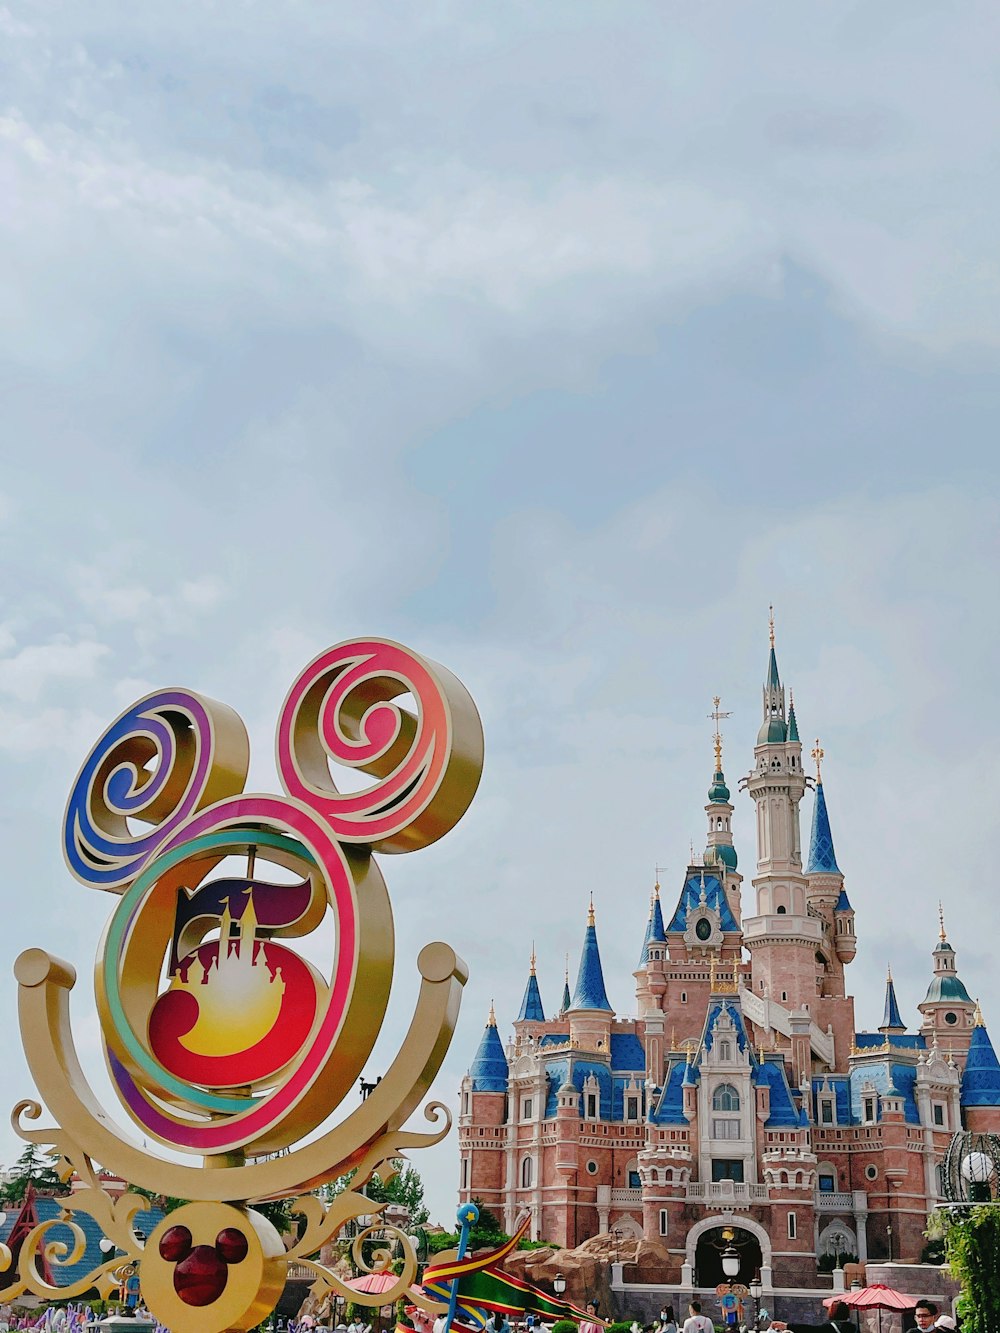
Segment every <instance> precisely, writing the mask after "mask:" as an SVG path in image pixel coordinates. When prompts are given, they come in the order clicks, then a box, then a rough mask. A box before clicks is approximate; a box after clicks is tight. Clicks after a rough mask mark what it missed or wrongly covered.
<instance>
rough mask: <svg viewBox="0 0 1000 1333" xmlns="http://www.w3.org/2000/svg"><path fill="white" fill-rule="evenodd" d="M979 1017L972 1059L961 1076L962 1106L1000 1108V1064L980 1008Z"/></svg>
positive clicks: (970, 1054) (972, 1041) (977, 1010)
mask: <svg viewBox="0 0 1000 1333" xmlns="http://www.w3.org/2000/svg"><path fill="white" fill-rule="evenodd" d="M976 1016H977V1019H978V1021H977V1023H976V1026H975V1027H974V1028H973V1029H972V1040H971V1041H970V1042H969V1055H968V1058H967V1060H966V1062H965V1072H964V1073H963V1074H962V1094H961V1104H962V1106H963V1107H966V1106H1000V1061H998V1060H997V1053H996V1051H995V1050H994V1049H993V1043H992V1042H991V1041H990V1034H989V1033H988V1032H987V1031H986V1026H985V1024H984V1023H983V1021H982V1017H983V1016H982V1013H980V1011H979V1009H978V1006H977V1009H976Z"/></svg>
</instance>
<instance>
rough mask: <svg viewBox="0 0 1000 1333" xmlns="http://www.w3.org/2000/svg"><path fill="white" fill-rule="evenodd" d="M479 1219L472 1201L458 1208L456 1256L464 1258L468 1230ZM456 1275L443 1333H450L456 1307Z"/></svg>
mask: <svg viewBox="0 0 1000 1333" xmlns="http://www.w3.org/2000/svg"><path fill="white" fill-rule="evenodd" d="M478 1221H479V1209H478V1208H477V1207H476V1205H475V1204H474V1203H463V1204H462V1206H461V1208H459V1210H458V1224H459V1226H460V1227H461V1232H460V1234H459V1237H458V1258H459V1259H460V1260H461V1259H464V1258H465V1251H466V1250H467V1249H468V1247H469V1232H470V1231H471V1230H472V1228H473V1227H474V1226H475V1224H476V1223H477V1222H478ZM458 1282H459V1278H458V1275H457V1274H456V1276H455V1277H454V1278H453V1280H452V1284H451V1296H450V1297H449V1298H448V1317H447V1319H446V1320H445V1325H444V1329H443V1333H451V1323H452V1320H453V1319H454V1318H455V1311H456V1309H457V1308H458Z"/></svg>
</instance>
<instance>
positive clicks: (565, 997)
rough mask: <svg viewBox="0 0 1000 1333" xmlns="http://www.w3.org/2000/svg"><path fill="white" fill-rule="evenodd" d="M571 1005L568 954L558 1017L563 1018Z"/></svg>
mask: <svg viewBox="0 0 1000 1333" xmlns="http://www.w3.org/2000/svg"><path fill="white" fill-rule="evenodd" d="M572 1003H573V997H572V996H571V995H570V993H569V954H567V955H566V972H565V975H564V977H563V993H562V1000H561V1001H560V1003H559V1017H560V1018H564V1017H565V1016H566V1014H567V1013H568V1012H569V1007H570V1005H571V1004H572Z"/></svg>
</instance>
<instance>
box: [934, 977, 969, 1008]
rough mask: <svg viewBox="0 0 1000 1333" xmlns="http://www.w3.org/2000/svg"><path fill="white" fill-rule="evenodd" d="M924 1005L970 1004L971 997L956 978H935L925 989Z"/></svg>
mask: <svg viewBox="0 0 1000 1333" xmlns="http://www.w3.org/2000/svg"><path fill="white" fill-rule="evenodd" d="M924 1004H972V996H971V995H970V994H969V992H968V991H967V990H966V989H965V987H964V986H963V984H962V982H961V981H960V980H959V979H958V977H956V976H954V975H951V976H942V977H935V978H934V979H933V981H932V982H931V984H930V985H929V986H928V987H927V994H926V995H925V996H924Z"/></svg>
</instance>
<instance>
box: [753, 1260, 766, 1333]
mask: <svg viewBox="0 0 1000 1333" xmlns="http://www.w3.org/2000/svg"><path fill="white" fill-rule="evenodd" d="M763 1290H764V1284H763V1282H761V1280H760V1269H759V1268H758V1269H757V1271H756V1273H754V1275H753V1277H752V1278H751V1279H750V1295H751V1296H752V1297H753V1326H754V1328H755V1329H756V1328H757V1326H758V1324H759V1323H760V1294H761V1292H762V1291H763Z"/></svg>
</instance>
